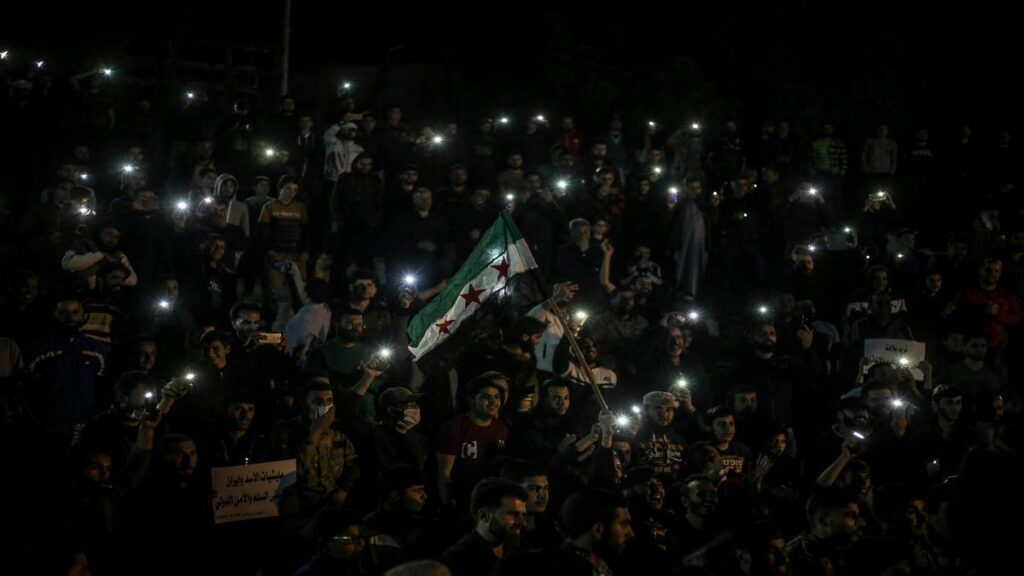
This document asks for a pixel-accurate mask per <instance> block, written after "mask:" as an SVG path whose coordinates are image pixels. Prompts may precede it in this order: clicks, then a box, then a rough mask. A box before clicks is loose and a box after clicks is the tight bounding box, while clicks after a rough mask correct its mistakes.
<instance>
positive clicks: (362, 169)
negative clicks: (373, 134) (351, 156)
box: [356, 157, 373, 174]
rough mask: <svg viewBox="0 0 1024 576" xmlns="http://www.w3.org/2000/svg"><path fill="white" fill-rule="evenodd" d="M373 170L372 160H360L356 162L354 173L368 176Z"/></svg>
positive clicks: (367, 158)
mask: <svg viewBox="0 0 1024 576" xmlns="http://www.w3.org/2000/svg"><path fill="white" fill-rule="evenodd" d="M371 170H373V158H369V157H366V158H360V159H359V160H358V161H356V171H357V172H359V173H360V174H369V173H370V171H371Z"/></svg>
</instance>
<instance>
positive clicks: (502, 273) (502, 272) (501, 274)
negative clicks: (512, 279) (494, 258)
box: [491, 257, 508, 280]
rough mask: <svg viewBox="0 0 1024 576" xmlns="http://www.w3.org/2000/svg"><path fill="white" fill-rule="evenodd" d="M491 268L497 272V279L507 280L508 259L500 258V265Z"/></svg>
mask: <svg viewBox="0 0 1024 576" xmlns="http://www.w3.org/2000/svg"><path fill="white" fill-rule="evenodd" d="M491 268H494V269H495V270H497V271H498V279H499V280H501V279H502V278H504V279H505V280H508V259H507V258H505V257H502V259H501V264H498V265H497V266H491Z"/></svg>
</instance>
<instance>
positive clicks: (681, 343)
mask: <svg viewBox="0 0 1024 576" xmlns="http://www.w3.org/2000/svg"><path fill="white" fill-rule="evenodd" d="M665 334H666V336H665V338H666V340H665V343H666V345H667V348H666V349H667V350H668V353H669V356H672V357H676V356H679V355H680V354H682V353H683V352H686V350H687V349H688V348H689V347H690V344H692V343H693V333H692V332H691V331H690V330H688V329H686V328H685V327H682V326H670V327H669V328H668V330H666V332H665Z"/></svg>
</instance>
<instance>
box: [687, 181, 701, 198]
mask: <svg viewBox="0 0 1024 576" xmlns="http://www.w3.org/2000/svg"><path fill="white" fill-rule="evenodd" d="M686 187H687V188H689V189H690V195H691V196H694V197H700V195H701V194H703V193H704V181H703V180H701V179H700V178H696V177H691V178H687V179H686Z"/></svg>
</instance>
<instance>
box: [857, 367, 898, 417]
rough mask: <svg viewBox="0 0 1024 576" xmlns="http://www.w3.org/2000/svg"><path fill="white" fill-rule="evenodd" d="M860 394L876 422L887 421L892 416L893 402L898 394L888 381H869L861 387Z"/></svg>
mask: <svg viewBox="0 0 1024 576" xmlns="http://www.w3.org/2000/svg"><path fill="white" fill-rule="evenodd" d="M869 377H870V375H869ZM860 392H861V398H862V399H863V400H864V405H865V406H867V408H868V412H870V413H871V416H872V417H873V418H874V419H875V421H878V422H882V421H886V419H887V418H888V417H889V416H890V415H892V401H893V398H895V396H896V394H895V391H894V390H893V388H892V384H891V383H889V381H888V380H887V379H886V380H883V379H881V378H879V379H876V380H869V381H868V382H866V383H865V384H864V386H862V387H861V390H860Z"/></svg>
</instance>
